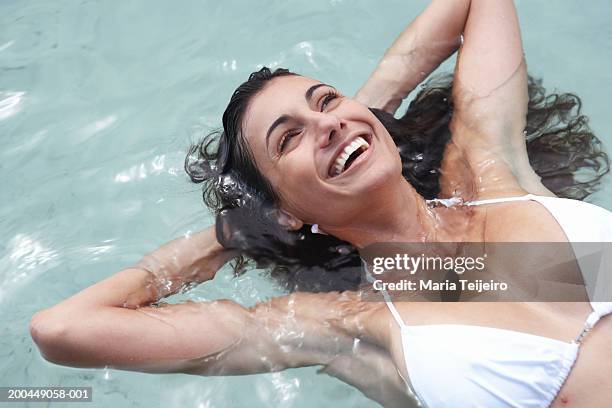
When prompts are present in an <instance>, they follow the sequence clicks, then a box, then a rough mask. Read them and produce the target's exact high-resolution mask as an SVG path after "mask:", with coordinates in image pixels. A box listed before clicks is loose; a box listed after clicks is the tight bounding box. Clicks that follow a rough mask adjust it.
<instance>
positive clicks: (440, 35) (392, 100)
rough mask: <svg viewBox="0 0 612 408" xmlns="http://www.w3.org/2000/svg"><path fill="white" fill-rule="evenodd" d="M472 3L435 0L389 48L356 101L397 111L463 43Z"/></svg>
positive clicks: (464, 0) (456, 0)
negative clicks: (416, 88)
mask: <svg viewBox="0 0 612 408" xmlns="http://www.w3.org/2000/svg"><path fill="white" fill-rule="evenodd" d="M469 9H470V0H434V1H432V2H431V4H430V5H429V6H428V7H427V8H426V9H425V10H424V11H423V12H422V13H421V14H420V15H419V16H418V17H417V18H416V19H415V20H414V21H413V22H412V23H411V24H410V25H409V26H408V27H407V28H406V29H405V30H404V31H403V32H402V33H401V34H400V35H399V37H398V38H397V39H396V40H395V41H394V42H393V44H392V45H391V47H389V49H387V51H386V52H385V54H384V55H383V57H382V58H381V60H380V62H379V64H378V66H377V67H376V69H375V70H374V72H373V73H372V75H371V76H370V77H369V78H368V80H367V81H366V83H365V84H364V86H363V87H362V88H361V89H360V90H359V91H358V93H357V95H356V98H357V99H358V100H362V101H367V104H368V106H370V107H374V108H379V109H383V110H386V111H388V112H395V110H397V108H398V107H399V105H400V104H401V103H402V100H403V99H404V98H405V97H406V96H407V95H408V94H409V93H410V92H411V91H412V90H413V89H414V88H415V87H416V86H417V85H418V84H419V83H421V82H422V81H423V80H424V79H425V78H426V77H427V76H428V75H429V74H430V73H431V72H432V71H433V70H435V69H436V68H437V67H438V66H439V65H440V64H441V63H442V62H444V60H446V59H447V58H448V57H449V56H450V55H452V54H453V53H454V52H455V51H456V50H457V49H458V47H459V45H460V44H461V34H462V32H463V29H464V27H465V23H466V21H467V17H468V14H469Z"/></svg>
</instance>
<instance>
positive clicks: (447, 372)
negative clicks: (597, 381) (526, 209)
mask: <svg viewBox="0 0 612 408" xmlns="http://www.w3.org/2000/svg"><path fill="white" fill-rule="evenodd" d="M525 200H534V201H537V202H539V203H541V204H542V205H543V206H544V207H546V208H547V209H548V211H550V213H551V215H552V216H553V217H554V218H555V219H556V220H557V222H558V223H559V225H560V226H561V228H562V229H563V231H564V232H565V234H566V235H567V238H568V241H570V242H585V241H586V242H612V213H611V212H609V211H607V210H605V209H603V208H600V207H597V206H595V205H593V204H589V203H585V202H582V201H577V200H570V199H563V198H557V197H542V196H534V195H531V194H528V195H525V196H519V197H509V198H500V199H492V200H482V201H473V202H468V203H464V205H472V206H473V205H485V204H495V203H501V202H509V201H525ZM607 270H608V271H610V270H612V269H609V268H608V269H607ZM366 271H367V269H366ZM600 275H603V274H600ZM608 275H609V274H608ZM368 276H370V277H371V275H370V274H369V273H368ZM599 283H600V282H599V281H598V284H599ZM603 283H610V282H603ZM610 287H612V284H611V285H609V286H608V288H610ZM383 296H384V298H385V301H386V303H387V306H388V307H389V309H390V311H391V313H392V315H393V318H394V319H395V320H396V321H397V324H398V325H399V327H400V331H401V336H402V349H403V353H404V358H405V362H406V368H407V370H408V372H409V373H410V380H411V383H412V389H410V387H409V390H410V392H411V393H412V392H414V394H416V397H417V398H418V400H419V402H420V403H421V404H422V405H423V406H425V407H431V408H445V407H452V408H456V407H462V408H466V407H486V408H493V407H516V408H518V407H521V408H536V407H537V408H544V407H548V406H550V404H551V403H552V401H553V400H554V399H555V397H556V396H557V394H558V393H559V390H560V389H561V386H562V385H563V383H564V382H565V380H566V378H567V376H568V375H569V372H570V370H571V369H572V366H573V365H574V362H575V361H576V359H577V357H578V352H579V348H580V344H581V343H582V341H583V339H584V336H585V335H586V334H587V333H588V332H589V331H590V330H591V328H592V327H593V326H594V325H595V324H596V323H597V322H598V321H599V319H600V318H601V317H603V316H605V315H607V314H609V313H612V302H591V306H592V308H593V311H592V312H591V313H590V314H589V316H588V317H587V319H586V322H585V325H584V328H583V330H582V332H580V333H578V334H577V337H576V338H575V339H574V340H572V341H568V342H564V341H560V340H556V339H552V338H547V337H542V336H537V335H533V334H528V333H523V332H517V331H512V330H505V329H498V328H492V327H483V326H474V325H461V324H432V325H416V326H408V325H406V324H404V322H403V320H402V318H401V316H400V314H399V313H398V311H397V309H396V308H395V306H394V305H393V302H392V301H391V298H390V297H389V294H388V293H387V292H385V291H383ZM591 299H592V298H591ZM400 375H401V374H400ZM407 385H408V383H407Z"/></svg>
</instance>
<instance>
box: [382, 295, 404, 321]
mask: <svg viewBox="0 0 612 408" xmlns="http://www.w3.org/2000/svg"><path fill="white" fill-rule="evenodd" d="M382 292H383V297H384V298H385V303H386V304H387V307H388V308H389V310H390V311H391V314H392V315H393V318H394V319H395V321H396V322H397V324H398V325H399V327H400V328H401V327H404V326H405V324H404V321H403V320H402V316H400V314H399V312H398V311H397V308H396V307H395V305H394V304H393V302H392V301H391V298H390V296H389V293H387V291H386V290H383V291H382Z"/></svg>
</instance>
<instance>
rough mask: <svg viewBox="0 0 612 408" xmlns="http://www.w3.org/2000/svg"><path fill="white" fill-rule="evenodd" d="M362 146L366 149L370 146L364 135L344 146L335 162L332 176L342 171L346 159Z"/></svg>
mask: <svg viewBox="0 0 612 408" xmlns="http://www.w3.org/2000/svg"><path fill="white" fill-rule="evenodd" d="M361 146H364V147H365V148H366V149H367V148H368V147H370V145H369V144H368V142H366V140H365V139H364V138H363V137H361V136H359V137H357V138H356V139H355V140H353V141H352V142H351V143H350V144H349V145H347V146H346V147H345V148H344V150H343V151H342V152H341V153H340V154H339V155H338V157H337V158H336V161H335V162H334V169H333V170H332V177H334V176H337V175H338V174H340V173H342V169H344V165H345V164H346V160H347V159H348V158H349V156H350V155H351V154H353V153H354V152H355V151H356V150H357V149H359V148H360V147H361Z"/></svg>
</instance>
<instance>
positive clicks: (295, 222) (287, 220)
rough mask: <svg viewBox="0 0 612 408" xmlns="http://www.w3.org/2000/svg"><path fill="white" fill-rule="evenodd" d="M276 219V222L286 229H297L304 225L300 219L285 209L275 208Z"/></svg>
mask: <svg viewBox="0 0 612 408" xmlns="http://www.w3.org/2000/svg"><path fill="white" fill-rule="evenodd" d="M276 219H277V220H278V223H279V224H280V225H281V226H282V227H283V228H285V229H287V230H292V231H297V230H299V229H300V228H302V227H303V226H304V223H303V222H302V220H300V219H299V218H297V217H295V216H294V215H293V214H291V213H289V212H287V211H285V210H281V209H277V210H276Z"/></svg>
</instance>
